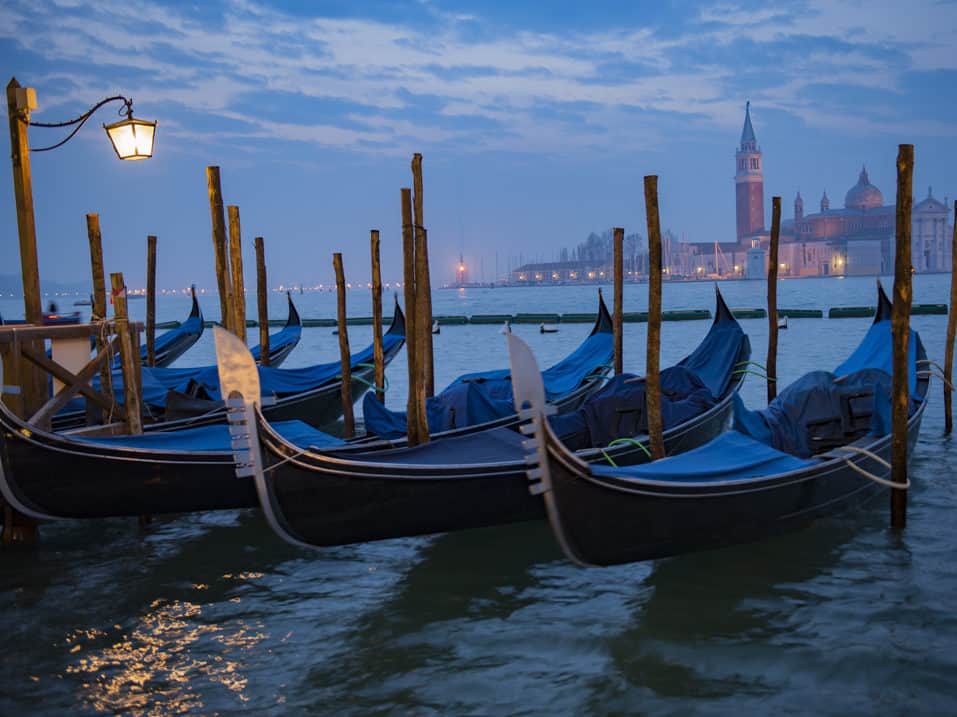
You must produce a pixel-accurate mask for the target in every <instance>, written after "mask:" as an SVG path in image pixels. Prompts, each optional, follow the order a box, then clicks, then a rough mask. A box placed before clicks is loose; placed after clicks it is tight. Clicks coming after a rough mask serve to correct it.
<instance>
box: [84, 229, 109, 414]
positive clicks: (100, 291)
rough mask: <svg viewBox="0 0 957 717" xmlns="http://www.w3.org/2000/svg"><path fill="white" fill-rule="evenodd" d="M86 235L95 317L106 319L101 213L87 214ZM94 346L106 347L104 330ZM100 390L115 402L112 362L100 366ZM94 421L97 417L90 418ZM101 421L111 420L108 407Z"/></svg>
mask: <svg viewBox="0 0 957 717" xmlns="http://www.w3.org/2000/svg"><path fill="white" fill-rule="evenodd" d="M86 235H87V238H88V239H89V242H90V269H91V271H92V273H93V297H92V298H93V306H92V307H91V308H92V311H93V317H94V319H95V320H97V321H106V273H105V272H104V269H103V236H102V234H101V233H100V215H99V214H87V215H86ZM94 336H95V337H96V338H95V343H94V348H95V349H96V351H97V352H100V351H103V350H104V349H106V346H107V341H106V335H105V333H103V332H102V331H95V332H94ZM100 390H101V391H102V392H103V393H104V394H105V395H106V396H107V397H109V398H110V400H111V403H112V402H113V372H112V366H111V365H110V364H103V365H102V367H101V368H100ZM90 420H91V421H92V422H95V421H96V417H95V416H92V417H91V418H90ZM100 420H101V421H109V413H108V412H107V409H104V410H103V413H102V415H101V417H100Z"/></svg>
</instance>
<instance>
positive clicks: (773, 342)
mask: <svg viewBox="0 0 957 717" xmlns="http://www.w3.org/2000/svg"><path fill="white" fill-rule="evenodd" d="M780 237H781V197H771V241H770V244H769V246H768V362H767V374H768V403H771V401H773V400H774V397H775V396H777V395H778V389H777V379H778V240H779V239H780Z"/></svg>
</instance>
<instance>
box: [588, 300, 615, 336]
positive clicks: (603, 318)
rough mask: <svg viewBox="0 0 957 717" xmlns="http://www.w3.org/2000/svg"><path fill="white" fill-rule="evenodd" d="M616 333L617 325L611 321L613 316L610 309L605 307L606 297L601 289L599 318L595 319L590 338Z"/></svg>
mask: <svg viewBox="0 0 957 717" xmlns="http://www.w3.org/2000/svg"><path fill="white" fill-rule="evenodd" d="M614 331H615V325H614V323H613V322H612V320H611V314H610V313H608V307H607V306H605V297H604V296H603V295H602V292H601V289H599V290H598V316H597V317H596V318H595V325H594V326H593V327H592V330H591V332H590V333H589V334H588V335H589V336H594V335H595V334H611V333H614Z"/></svg>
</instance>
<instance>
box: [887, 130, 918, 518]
mask: <svg viewBox="0 0 957 717" xmlns="http://www.w3.org/2000/svg"><path fill="white" fill-rule="evenodd" d="M913 177H914V145H912V144H902V145H899V147H898V152H897V231H896V254H895V257H894V308H893V311H892V313H891V317H892V318H891V337H892V339H891V340H892V342H893V344H894V358H893V367H894V377H893V384H892V391H893V395H892V397H891V427H892V437H891V480H893V481H894V482H895V483H901V484H904V483H907V418H908V408H909V405H910V387H909V384H908V377H909V368H908V356H907V354H908V351H907V349H908V343H909V341H910V307H911V299H912V294H911V253H910V251H911V241H910V240H911V224H910V222H911V208H912V205H913V201H914V199H913V194H912V190H913ZM906 524H907V491H906V490H904V489H902V488H891V526H893V527H894V528H903V527H904V526H905V525H906Z"/></svg>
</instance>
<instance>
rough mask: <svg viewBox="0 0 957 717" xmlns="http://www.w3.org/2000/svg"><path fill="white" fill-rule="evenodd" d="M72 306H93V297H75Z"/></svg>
mask: <svg viewBox="0 0 957 717" xmlns="http://www.w3.org/2000/svg"><path fill="white" fill-rule="evenodd" d="M73 305H74V306H93V299H77V300H76V301H74V302H73Z"/></svg>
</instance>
